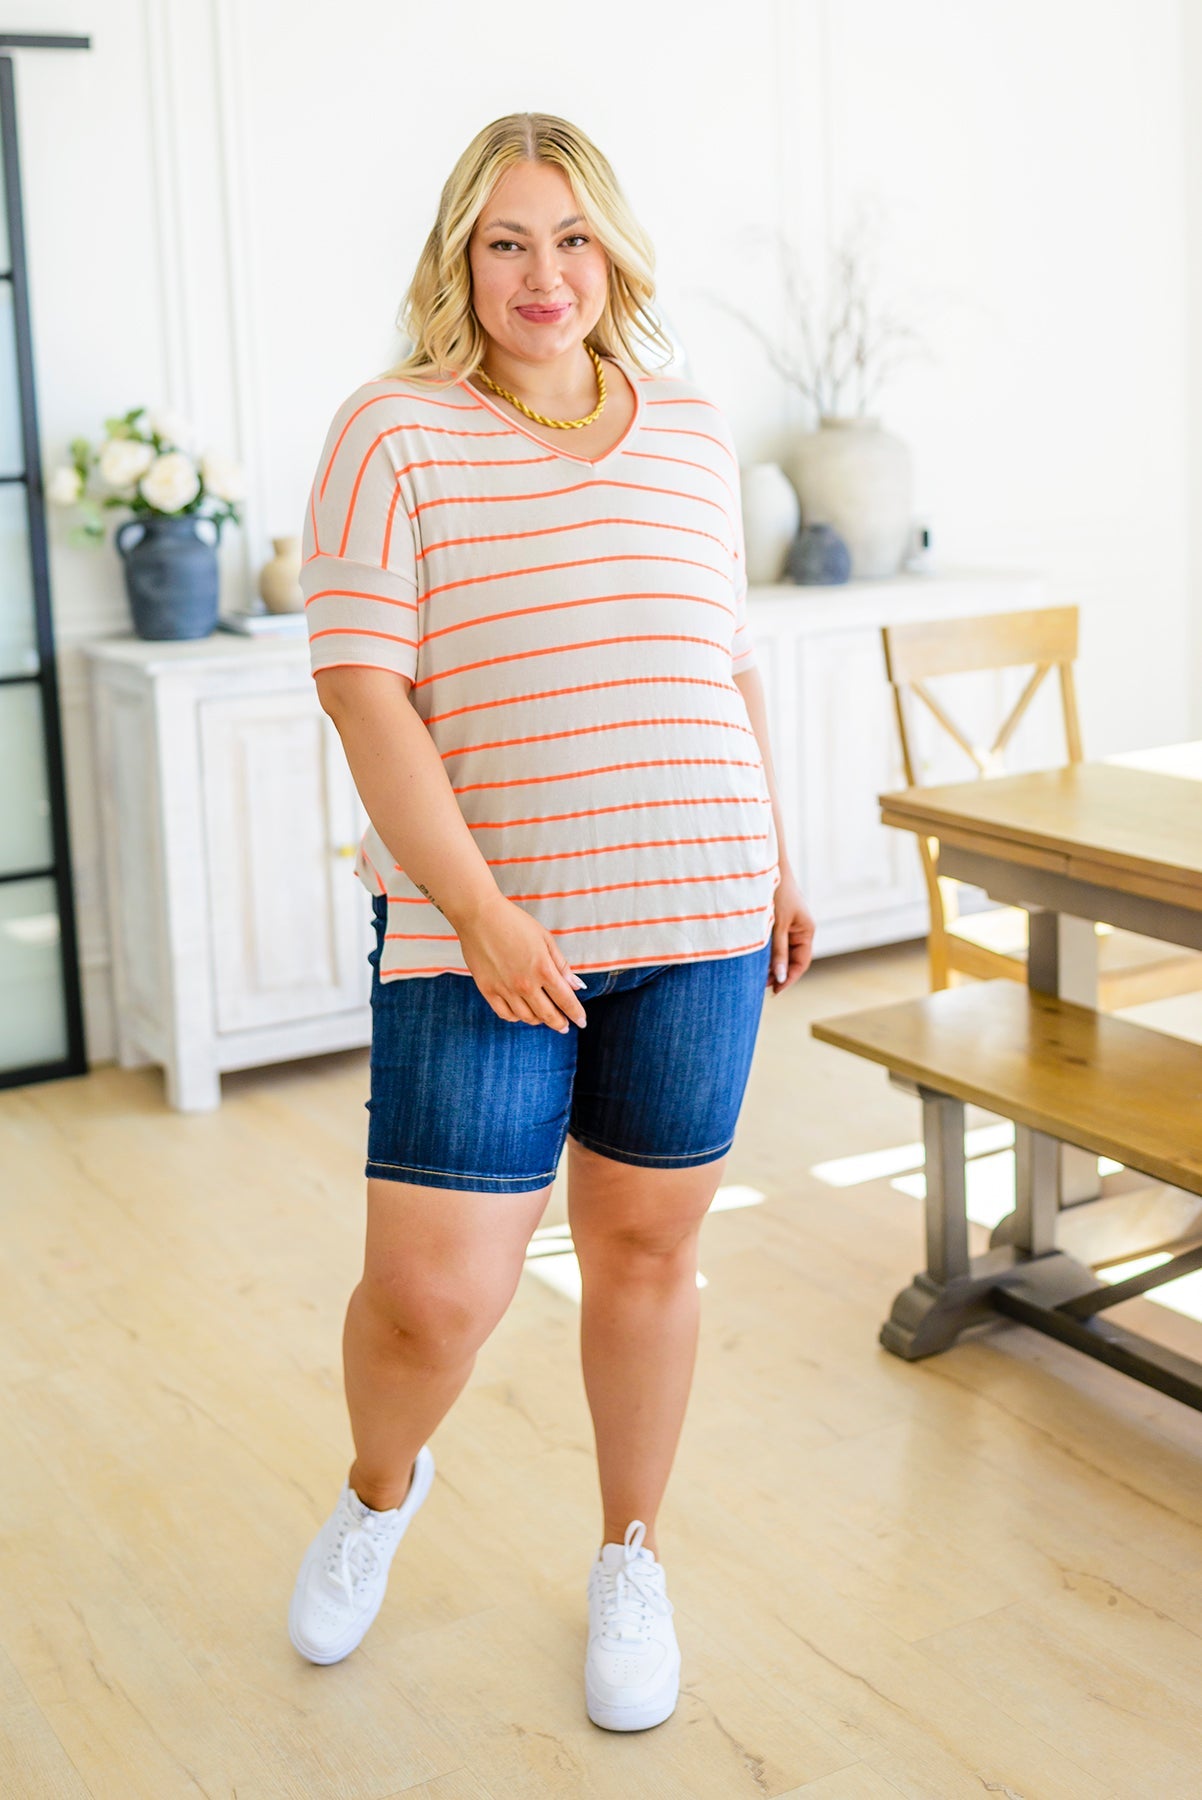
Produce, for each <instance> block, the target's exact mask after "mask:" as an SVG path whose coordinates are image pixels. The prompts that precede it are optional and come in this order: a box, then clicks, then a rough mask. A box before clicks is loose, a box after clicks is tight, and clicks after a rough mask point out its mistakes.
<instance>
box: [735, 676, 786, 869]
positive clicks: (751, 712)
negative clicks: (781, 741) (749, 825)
mask: <svg viewBox="0 0 1202 1800" xmlns="http://www.w3.org/2000/svg"><path fill="white" fill-rule="evenodd" d="M735 681H736V682H737V683H738V687H739V692H740V693H741V694H742V696H743V702H744V704H745V706H746V707H747V717H748V718H749V719H750V720H751V729H752V730H753V731H754V732H755V741H756V743H757V744H758V745H759V747H760V755H761V757H762V758H763V762H764V777H765V780H766V781H767V783H768V792H769V794H770V795H771V796H772V817H773V819H774V821H775V823H776V844H777V849H778V851H779V856H780V872H781V874H782V875H787V874H788V873H789V872H790V870H789V852H788V849H787V847H786V845H785V822H784V818H783V816H782V814H781V809H780V797H779V795H778V794H777V791H776V771H775V769H774V768H773V767H772V747H771V744H770V743H769V741H768V711H767V708H766V706H765V705H764V684H763V682H762V681H761V680H760V672H759V670H758V669H757V668H755V667H754V666H753V667H751V668H750V669H744V670H743V673H742V674H741V675H736V676H735Z"/></svg>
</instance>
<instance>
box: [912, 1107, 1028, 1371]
mask: <svg viewBox="0 0 1202 1800" xmlns="http://www.w3.org/2000/svg"><path fill="white" fill-rule="evenodd" d="M919 1094H920V1097H921V1099H922V1135H923V1142H924V1145H925V1147H926V1183H927V1198H926V1249H927V1266H926V1268H925V1270H923V1271H922V1273H921V1274H918V1275H916V1276H915V1277H914V1279H913V1281H912V1282H911V1283H910V1285H909V1287H907V1288H903V1289H902V1291H901V1293H900V1294H899V1295H898V1296H897V1298H896V1300H895V1301H894V1302H893V1311H892V1312H891V1314H890V1315H889V1317H888V1318H887V1319H886V1321H885V1323H884V1324H883V1325H882V1326H881V1330H880V1342H881V1343H882V1344H883V1345H884V1347H885V1349H886V1350H892V1352H893V1353H894V1355H895V1356H901V1357H904V1358H905V1360H906V1361H907V1362H913V1361H915V1360H916V1359H917V1358H918V1357H921V1356H934V1355H935V1354H936V1353H937V1352H938V1351H940V1350H946V1349H948V1347H949V1346H950V1345H952V1344H954V1343H955V1341H956V1339H957V1337H959V1335H960V1333H961V1332H962V1331H964V1330H965V1329H966V1327H967V1326H969V1325H976V1324H979V1323H980V1322H981V1321H982V1320H984V1319H996V1318H997V1312H996V1310H995V1308H994V1307H993V1306H992V1304H990V1303H989V1301H988V1299H987V1296H988V1294H989V1290H990V1289H991V1288H993V1287H996V1286H997V1283H998V1281H999V1280H1000V1279H1002V1278H1003V1277H1005V1276H1006V1275H1011V1276H1013V1274H1014V1272H1015V1261H1016V1253H1015V1251H1014V1250H1013V1249H1012V1248H1010V1247H1009V1246H1004V1247H1001V1248H999V1249H996V1250H989V1251H987V1252H986V1254H985V1255H984V1256H978V1257H975V1258H971V1259H970V1257H969V1254H968V1213H967V1211H966V1209H965V1179H964V1104H963V1102H962V1101H960V1100H952V1099H949V1097H948V1096H947V1095H946V1094H935V1093H931V1092H929V1091H928V1090H927V1089H925V1088H920V1089H919ZM1048 1142H1049V1143H1051V1142H1052V1140H1051V1139H1049V1140H1048ZM1055 1147H1056V1146H1053V1148H1055Z"/></svg>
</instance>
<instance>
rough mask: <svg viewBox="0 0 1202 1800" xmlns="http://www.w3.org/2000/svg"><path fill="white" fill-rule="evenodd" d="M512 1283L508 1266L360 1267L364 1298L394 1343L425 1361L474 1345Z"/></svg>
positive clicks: (447, 1358) (457, 1357)
mask: <svg viewBox="0 0 1202 1800" xmlns="http://www.w3.org/2000/svg"><path fill="white" fill-rule="evenodd" d="M515 1285H516V1283H515V1282H514V1281H513V1280H512V1279H510V1277H509V1274H508V1271H504V1272H502V1271H498V1270H492V1271H489V1272H488V1273H487V1274H484V1275H481V1274H476V1275H474V1276H473V1275H470V1274H466V1273H465V1272H464V1271H462V1270H448V1269H443V1268H439V1267H434V1268H429V1267H425V1266H423V1265H422V1264H421V1263H420V1262H419V1261H417V1260H414V1262H412V1263H411V1264H409V1265H407V1266H405V1267H403V1268H399V1269H398V1268H396V1267H393V1268H390V1269H389V1270H388V1271H386V1272H380V1273H373V1272H372V1271H371V1270H370V1269H369V1270H365V1271H364V1274H363V1277H362V1279H361V1281H360V1283H359V1291H360V1293H361V1295H362V1298H363V1303H364V1305H365V1306H366V1307H367V1309H368V1310H369V1312H370V1313H371V1315H372V1318H373V1320H374V1323H375V1324H376V1326H377V1328H378V1329H379V1330H380V1331H381V1332H383V1333H386V1334H387V1335H388V1336H389V1337H391V1338H392V1339H393V1340H395V1341H396V1345H397V1348H398V1349H401V1348H403V1349H405V1350H407V1351H408V1352H409V1353H410V1354H412V1355H413V1356H415V1357H417V1358H420V1359H421V1360H422V1361H427V1362H458V1361H461V1360H462V1359H463V1358H464V1357H465V1356H469V1355H470V1354H471V1353H472V1352H473V1351H474V1350H478V1349H479V1347H480V1345H481V1344H482V1343H483V1342H484V1340H485V1338H486V1337H487V1336H488V1335H489V1333H490V1332H491V1331H492V1329H493V1327H494V1326H495V1325H496V1324H497V1322H498V1320H499V1319H500V1318H501V1316H502V1314H503V1313H504V1311H505V1308H506V1306H507V1305H508V1303H509V1300H510V1298H511V1297H512V1294H513V1289H514V1286H515Z"/></svg>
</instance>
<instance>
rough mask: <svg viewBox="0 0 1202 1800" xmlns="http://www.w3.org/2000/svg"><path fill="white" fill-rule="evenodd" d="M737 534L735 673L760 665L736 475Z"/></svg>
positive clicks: (732, 655)
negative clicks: (750, 611)
mask: <svg viewBox="0 0 1202 1800" xmlns="http://www.w3.org/2000/svg"><path fill="white" fill-rule="evenodd" d="M732 523H733V525H734V537H735V568H734V584H735V629H734V636H733V637H732V638H731V641H730V666H731V672H732V674H735V675H742V674H744V673H745V671H746V670H748V669H754V668H757V667H758V665H759V658H758V657H757V656H756V652H755V644H754V643H753V642H752V637H751V631H750V629H749V628H748V624H747V555H746V548H745V545H744V542H743V502H742V496H741V493H740V487H739V479H738V474H737V472H736V475H735V510H734V518H733V520H732Z"/></svg>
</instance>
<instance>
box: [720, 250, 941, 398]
mask: <svg viewBox="0 0 1202 1800" xmlns="http://www.w3.org/2000/svg"><path fill="white" fill-rule="evenodd" d="M870 232H871V228H870V227H869V226H868V224H866V223H865V222H864V221H863V220H861V221H860V222H858V223H857V224H856V225H854V226H852V227H851V228H850V229H849V231H848V232H847V233H846V235H845V236H844V238H843V240H842V241H841V242H840V243H839V244H838V245H837V246H836V248H835V249H834V251H833V252H832V255H831V259H830V277H829V280H828V282H827V284H826V303H825V306H823V305H821V304H820V302H819V300H818V298H817V296H816V294H815V291H814V285H813V282H812V281H811V280H810V279H809V278H808V277H807V275H806V274H805V272H804V271H803V270H802V268H801V267H800V266H799V263H798V259H797V257H796V255H795V253H794V252H793V250H792V247H791V246H790V245H789V244H788V243H787V242H786V241H785V239H784V238H783V237H782V236H781V235H780V234H773V235H774V241H775V243H776V245H777V250H778V254H779V258H780V264H781V273H782V279H783V283H784V293H785V299H786V302H787V306H786V333H787V338H786V342H785V343H783V344H778V343H777V342H776V341H775V340H774V339H773V338H771V337H770V336H769V335H768V333H767V332H766V331H765V330H764V328H763V326H762V325H761V324H760V322H759V321H758V320H757V319H754V318H752V317H750V316H749V315H748V314H746V313H744V312H743V311H741V310H740V309H739V308H738V307H736V306H732V305H731V304H730V302H729V301H728V300H725V299H723V298H722V296H721V295H718V294H715V293H713V292H710V296H709V297H710V298H711V299H712V300H714V301H715V303H716V304H717V305H718V306H719V307H721V309H722V310H723V311H724V312H727V313H729V314H730V315H731V316H732V317H733V318H736V319H738V320H739V322H740V324H742V325H745V326H746V327H747V329H748V331H750V332H751V333H752V335H753V336H754V337H755V338H756V339H757V340H758V341H759V343H760V344H761V345H762V346H763V349H764V352H765V354H766V355H767V358H768V361H769V363H770V364H771V365H772V367H773V368H774V369H775V370H776V372H777V374H778V375H780V376H781V378H782V379H783V380H784V381H787V382H788V383H789V385H790V386H791V387H794V388H796V389H797V392H798V393H799V394H801V395H802V397H803V398H804V399H805V400H807V401H809V403H810V405H811V406H812V407H813V408H814V411H815V412H816V413H817V415H818V418H819V420H820V421H821V420H823V419H846V418H863V417H864V416H865V415H866V414H867V412H868V410H869V408H870V407H871V406H872V405H873V403H874V401H875V400H876V398H877V396H878V395H879V393H880V392H881V390H882V388H883V387H884V386H885V385H886V383H887V382H888V381H889V380H890V379H891V378H892V377H893V375H894V374H896V372H897V370H898V369H899V368H901V367H902V366H903V365H904V364H906V363H907V362H912V361H929V360H930V352H929V350H928V348H927V345H926V342H925V340H924V339H923V337H922V336H921V335H920V333H919V332H918V331H916V330H915V329H914V327H913V326H912V325H910V324H909V323H907V322H906V321H905V320H904V319H902V318H901V317H899V316H898V315H897V314H896V313H894V312H893V311H892V310H891V309H889V308H887V307H885V306H883V305H878V304H877V302H876V301H875V299H874V296H873V288H874V278H873V271H872V256H871V245H870V241H869V240H870Z"/></svg>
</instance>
